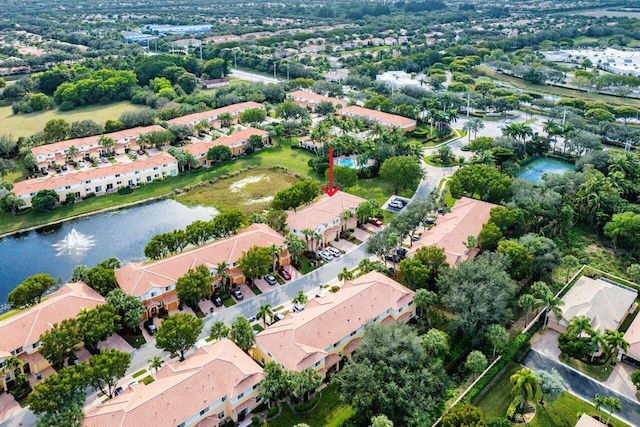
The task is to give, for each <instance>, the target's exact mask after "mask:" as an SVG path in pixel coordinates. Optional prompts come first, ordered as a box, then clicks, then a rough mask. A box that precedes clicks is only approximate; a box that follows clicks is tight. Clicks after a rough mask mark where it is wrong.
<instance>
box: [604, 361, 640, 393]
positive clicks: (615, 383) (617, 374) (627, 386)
mask: <svg viewBox="0 0 640 427" xmlns="http://www.w3.org/2000/svg"><path fill="white" fill-rule="evenodd" d="M635 370H636V368H635V367H634V366H631V365H629V364H627V363H624V362H618V364H617V365H616V366H615V368H613V372H611V375H609V378H607V380H606V381H605V382H604V384H605V385H606V386H608V387H611V388H612V389H614V390H617V391H618V392H619V393H621V394H624V395H625V396H627V397H628V398H629V399H634V400H635V399H636V387H635V386H634V385H633V383H632V382H631V374H632V373H633V371H635Z"/></svg>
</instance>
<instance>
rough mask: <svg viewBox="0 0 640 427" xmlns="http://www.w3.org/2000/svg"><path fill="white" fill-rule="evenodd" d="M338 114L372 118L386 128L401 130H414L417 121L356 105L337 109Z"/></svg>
mask: <svg viewBox="0 0 640 427" xmlns="http://www.w3.org/2000/svg"><path fill="white" fill-rule="evenodd" d="M338 114H340V115H341V116H342V117H362V118H364V119H365V120H367V119H368V120H373V121H375V122H377V123H380V124H381V125H382V126H384V127H386V128H388V129H391V128H393V127H397V128H400V129H401V130H402V131H403V132H410V131H412V130H415V129H416V126H417V122H416V121H415V120H414V119H410V118H407V117H402V116H398V115H397V114H389V113H383V112H382V111H378V110H370V109H368V108H363V107H359V106H357V105H351V106H348V107H343V108H341V109H340V110H339V111H338Z"/></svg>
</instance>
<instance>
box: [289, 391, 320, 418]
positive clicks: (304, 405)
mask: <svg viewBox="0 0 640 427" xmlns="http://www.w3.org/2000/svg"><path fill="white" fill-rule="evenodd" d="M321 397H322V395H321V394H320V393H316V395H315V396H313V398H312V399H310V400H309V401H308V402H307V403H301V404H299V405H296V406H294V407H293V410H294V411H296V412H298V413H301V412H307V411H308V410H310V409H311V408H313V407H314V406H316V404H317V403H318V402H319V401H320V398H321Z"/></svg>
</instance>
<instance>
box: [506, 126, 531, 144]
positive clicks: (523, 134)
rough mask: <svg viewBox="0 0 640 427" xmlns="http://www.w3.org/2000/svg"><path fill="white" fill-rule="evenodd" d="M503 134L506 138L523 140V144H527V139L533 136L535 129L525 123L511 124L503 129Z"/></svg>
mask: <svg viewBox="0 0 640 427" xmlns="http://www.w3.org/2000/svg"><path fill="white" fill-rule="evenodd" d="M502 134H503V135H504V136H510V137H512V138H514V139H516V140H518V139H521V138H522V142H523V143H525V144H526V142H527V137H528V136H529V137H530V136H533V129H532V128H531V126H529V125H528V124H526V123H524V122H521V123H511V124H509V125H506V126H505V127H504V128H502Z"/></svg>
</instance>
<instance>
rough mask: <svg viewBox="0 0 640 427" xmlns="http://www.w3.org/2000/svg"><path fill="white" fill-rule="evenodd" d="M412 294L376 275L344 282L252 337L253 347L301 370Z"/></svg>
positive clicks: (408, 300) (399, 304) (286, 366)
mask: <svg viewBox="0 0 640 427" xmlns="http://www.w3.org/2000/svg"><path fill="white" fill-rule="evenodd" d="M414 294H415V293H414V292H413V291H411V290H409V289H407V288H406V287H404V286H402V285H401V284H399V283H398V282H396V281H394V280H392V279H390V278H389V277H387V276H385V275H383V274H380V273H378V272H375V271H374V272H371V273H368V274H365V275H364V276H361V277H359V278H357V279H355V280H353V281H350V282H347V283H346V284H345V285H344V286H342V288H341V289H340V291H338V292H336V293H329V294H328V295H327V296H326V297H325V298H322V299H315V300H312V301H311V302H309V304H307V306H306V307H305V310H304V311H302V312H300V313H293V314H291V315H289V316H287V317H285V318H284V319H283V320H281V321H279V322H277V323H274V324H273V325H271V326H269V327H267V328H266V329H265V330H264V331H262V332H260V333H259V334H258V335H256V344H257V345H258V346H259V347H260V348H261V349H264V350H266V351H267V352H269V353H270V354H271V355H272V356H273V359H274V360H276V361H277V362H278V363H280V364H282V365H283V366H284V367H285V368H286V369H288V370H293V371H303V370H305V369H306V368H308V367H310V366H313V365H314V364H315V363H316V362H317V361H319V360H322V359H323V358H325V357H326V356H327V354H328V353H327V349H329V348H330V347H331V346H332V345H333V344H334V343H336V342H338V341H340V340H342V339H343V338H346V337H348V336H349V335H350V334H351V333H352V332H353V331H355V330H357V329H358V328H360V327H361V326H363V325H364V324H366V323H367V322H368V321H369V320H371V319H373V318H375V317H377V316H380V315H382V314H383V313H385V312H386V311H387V310H388V309H395V310H397V309H400V308H401V307H403V306H405V305H406V304H408V303H410V302H411V301H413V297H414Z"/></svg>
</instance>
